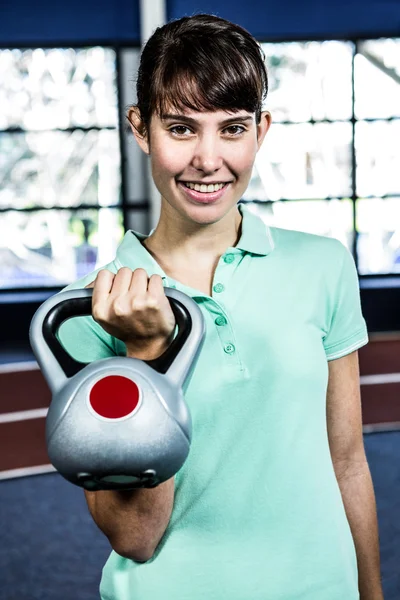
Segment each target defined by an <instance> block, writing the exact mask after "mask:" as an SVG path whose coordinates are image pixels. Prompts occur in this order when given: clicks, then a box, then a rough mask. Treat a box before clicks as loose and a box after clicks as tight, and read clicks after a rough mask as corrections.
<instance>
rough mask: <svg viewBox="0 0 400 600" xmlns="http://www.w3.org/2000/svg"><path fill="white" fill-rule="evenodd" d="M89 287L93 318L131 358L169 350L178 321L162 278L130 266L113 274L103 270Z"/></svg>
mask: <svg viewBox="0 0 400 600" xmlns="http://www.w3.org/2000/svg"><path fill="white" fill-rule="evenodd" d="M86 287H87V288H89V287H93V297H92V316H93V319H94V320H95V321H97V323H99V325H101V326H102V327H103V329H104V330H105V331H107V333H109V334H110V335H112V336H114V337H116V338H118V339H120V340H121V341H123V342H125V345H126V349H127V355H128V356H135V357H136V358H142V357H147V358H150V357H151V358H156V356H159V355H160V354H162V353H163V352H164V350H165V349H166V348H167V347H168V345H169V344H170V342H171V341H172V337H173V332H174V330H175V325H176V321H175V315H174V313H173V312H172V309H171V306H170V303H169V300H168V298H167V296H166V295H165V293H164V286H163V282H162V278H161V276H160V275H152V276H151V277H150V278H148V276H147V273H146V271H145V270H144V269H135V271H133V272H132V271H131V269H129V268H128V267H123V268H122V269H119V271H118V273H117V274H116V275H114V273H111V272H110V271H107V270H105V269H102V270H101V271H99V272H98V274H97V277H96V279H95V280H94V281H93V282H92V283H91V284H89V285H87V286H86ZM154 354H155V355H156V356H153V355H154ZM150 355H151V356H150Z"/></svg>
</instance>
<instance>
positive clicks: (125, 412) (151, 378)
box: [29, 287, 205, 491]
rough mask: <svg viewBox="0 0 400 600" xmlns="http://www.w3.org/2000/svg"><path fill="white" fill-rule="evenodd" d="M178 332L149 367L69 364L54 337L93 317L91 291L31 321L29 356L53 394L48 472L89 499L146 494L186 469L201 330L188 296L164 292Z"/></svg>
mask: <svg viewBox="0 0 400 600" xmlns="http://www.w3.org/2000/svg"><path fill="white" fill-rule="evenodd" d="M164 293H165V295H166V296H167V298H168V300H169V302H170V305H171V309H172V311H173V313H174V315H175V320H176V325H177V327H178V332H177V334H176V336H175V339H174V340H173V341H172V342H171V344H170V345H169V347H168V348H167V349H166V350H165V352H164V353H163V354H162V355H161V356H159V357H158V358H156V359H154V360H139V359H137V358H129V357H111V358H104V359H101V360H97V361H95V362H92V363H82V362H78V361H76V360H75V359H73V358H72V357H71V356H70V355H69V354H68V353H67V352H66V350H65V349H64V347H63V346H62V345H61V343H60V341H59V340H58V338H57V336H56V334H57V331H58V329H59V327H60V326H61V324H62V323H63V322H64V321H66V320H67V319H69V318H71V317H77V316H83V315H91V314H92V294H93V290H92V289H79V290H71V291H65V292H60V293H58V294H56V295H54V296H52V297H51V298H49V299H48V300H46V301H45V302H44V303H43V304H42V305H41V306H40V307H39V308H38V310H37V311H36V313H35V314H34V316H33V319H32V322H31V326H30V330H29V337H30V343H31V346H32V350H33V352H34V355H35V357H36V359H37V362H38V364H39V366H40V368H41V370H42V372H43V375H44V377H45V379H46V381H47V383H48V385H49V387H50V390H51V392H52V400H51V403H50V407H49V411H48V413H47V417H46V444H47V451H48V455H49V458H50V461H51V463H52V465H53V466H54V467H55V468H56V470H57V471H58V472H59V473H60V474H61V475H62V476H63V477H64V478H65V479H67V480H68V481H70V482H71V483H74V484H75V485H78V486H80V487H83V488H85V489H86V490H90V491H97V490H124V489H125V490H127V489H135V488H143V487H147V488H151V487H155V486H156V485H159V484H160V483H162V482H163V481H166V480H167V479H169V478H170V477H172V476H173V475H175V473H177V472H178V471H179V469H180V468H181V467H182V465H183V463H184V462H185V460H186V458H187V456H188V454H189V449H190V444H191V439H192V421H191V416H190V412H189V408H188V406H187V404H186V402H185V400H184V391H185V390H186V389H187V386H188V384H189V381H190V379H191V376H192V374H193V370H194V367H195V364H196V362H197V360H198V357H199V355H200V352H201V348H202V346H203V342H204V337H205V322H204V317H203V315H202V312H201V310H200V308H199V307H198V306H197V304H196V303H195V302H194V300H192V299H191V298H190V297H189V296H187V295H186V294H184V293H183V292H180V291H178V290H175V289H172V288H168V287H165V288H164Z"/></svg>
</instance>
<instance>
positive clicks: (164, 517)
mask: <svg viewBox="0 0 400 600" xmlns="http://www.w3.org/2000/svg"><path fill="white" fill-rule="evenodd" d="M85 496H86V501H87V503H88V507H89V511H90V514H91V515H92V517H93V520H94V521H95V523H96V524H97V526H98V527H99V528H100V529H101V531H102V532H103V533H104V534H105V535H106V536H107V538H108V540H109V542H110V544H111V546H112V548H113V550H115V551H116V552H117V553H118V554H120V555H121V556H124V557H125V558H130V559H132V560H137V561H139V562H140V561H146V560H149V559H150V558H151V556H152V555H153V553H154V550H155V549H156V547H157V545H158V543H159V542H160V540H161V538H162V536H163V535H164V532H165V530H166V528H167V526H168V523H169V520H170V517H171V513H172V508H173V503H174V478H173V477H172V478H171V479H169V480H168V481H165V482H164V483H161V484H160V485H158V486H157V487H155V488H150V489H138V490H131V491H121V492H119V491H105V490H104V491H102V490H101V491H97V492H87V491H85Z"/></svg>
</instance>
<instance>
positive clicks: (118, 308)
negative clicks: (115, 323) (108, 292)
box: [113, 298, 126, 317]
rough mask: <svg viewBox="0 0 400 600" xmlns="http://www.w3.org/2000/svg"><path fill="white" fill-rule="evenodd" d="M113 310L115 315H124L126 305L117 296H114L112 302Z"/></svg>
mask: <svg viewBox="0 0 400 600" xmlns="http://www.w3.org/2000/svg"><path fill="white" fill-rule="evenodd" d="M113 311H114V314H115V316H117V317H124V316H125V315H126V306H125V304H124V303H122V302H121V300H120V299H119V298H116V300H114V303H113Z"/></svg>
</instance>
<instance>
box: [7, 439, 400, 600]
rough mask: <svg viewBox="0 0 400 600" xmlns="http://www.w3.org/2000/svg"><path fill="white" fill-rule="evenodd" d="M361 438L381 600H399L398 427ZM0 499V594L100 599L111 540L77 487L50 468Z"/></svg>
mask: <svg viewBox="0 0 400 600" xmlns="http://www.w3.org/2000/svg"><path fill="white" fill-rule="evenodd" d="M364 441H365V449H366V453H367V458H368V462H369V465H370V469H371V475H372V479H373V482H374V489H375V496H376V502H377V513H378V524H379V535H380V551H381V572H382V580H383V588H384V593H385V600H399V599H400V432H392V433H379V434H368V435H364ZM0 503H1V522H2V526H1V544H0V600H98V599H99V593H98V585H99V581H100V577H101V569H102V566H103V565H104V563H105V561H106V559H107V557H108V554H109V552H110V546H109V543H108V541H107V539H106V538H105V537H104V535H103V534H102V533H101V532H100V530H99V529H98V528H97V527H96V525H95V524H94V522H93V521H92V519H91V517H90V515H89V512H88V510H87V507H86V502H85V499H84V495H83V491H82V490H80V489H79V488H77V487H76V486H74V485H72V484H70V483H68V482H66V481H65V480H64V479H63V478H62V477H60V476H59V475H58V474H56V473H52V474H48V475H40V476H34V477H27V478H22V479H14V480H9V481H3V482H0ZM149 600H152V599H151V598H149ZM165 600H179V598H174V599H170V598H166V599H165ZM205 600H206V599H205ZM244 600H251V599H250V598H248V599H244ZM321 600H323V599H322V598H321ZM338 600H346V599H344V598H343V599H342V598H340V599H339V598H338Z"/></svg>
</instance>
